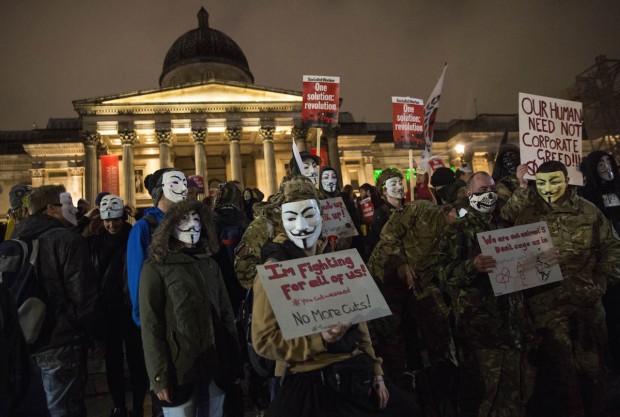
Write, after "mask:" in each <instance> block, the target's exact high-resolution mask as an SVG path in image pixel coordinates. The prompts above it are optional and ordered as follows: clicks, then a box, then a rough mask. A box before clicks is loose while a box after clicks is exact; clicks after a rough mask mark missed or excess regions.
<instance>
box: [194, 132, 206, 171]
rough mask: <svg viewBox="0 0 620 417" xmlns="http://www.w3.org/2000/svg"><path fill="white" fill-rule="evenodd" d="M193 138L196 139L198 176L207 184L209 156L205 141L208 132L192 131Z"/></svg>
mask: <svg viewBox="0 0 620 417" xmlns="http://www.w3.org/2000/svg"><path fill="white" fill-rule="evenodd" d="M192 138H194V159H195V162H196V175H200V176H201V177H202V178H203V180H204V182H205V183H206V175H207V154H206V152H205V141H206V139H207V130H206V129H192Z"/></svg>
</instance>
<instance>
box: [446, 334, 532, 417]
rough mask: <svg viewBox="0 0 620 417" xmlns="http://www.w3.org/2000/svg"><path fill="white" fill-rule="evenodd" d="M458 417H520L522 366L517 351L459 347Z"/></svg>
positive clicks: (521, 410)
mask: <svg viewBox="0 0 620 417" xmlns="http://www.w3.org/2000/svg"><path fill="white" fill-rule="evenodd" d="M460 362H461V363H460V364H461V384H460V390H459V394H458V407H459V417H523V416H524V415H525V389H524V386H523V373H524V363H523V360H522V354H521V351H520V350H518V349H510V348H504V349H501V348H500V349H489V348H479V347H468V346H463V348H462V349H461V357H460Z"/></svg>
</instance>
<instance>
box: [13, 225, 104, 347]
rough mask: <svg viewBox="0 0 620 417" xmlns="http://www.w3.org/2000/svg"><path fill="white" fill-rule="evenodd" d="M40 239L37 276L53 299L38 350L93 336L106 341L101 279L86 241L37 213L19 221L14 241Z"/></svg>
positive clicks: (48, 308)
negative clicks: (100, 302) (99, 290)
mask: <svg viewBox="0 0 620 417" xmlns="http://www.w3.org/2000/svg"><path fill="white" fill-rule="evenodd" d="M49 229H57V230H54V231H51V232H49V233H48V234H46V235H45V236H42V237H41V238H40V240H39V256H38V261H37V273H38V276H39V277H40V278H41V279H42V281H43V284H44V286H45V289H46V290H47V293H48V296H49V300H48V303H47V313H46V316H45V322H44V324H43V328H42V330H41V335H40V336H39V339H38V340H37V341H36V343H35V344H34V346H33V347H32V348H33V349H34V350H35V351H38V352H40V351H44V350H47V349H50V348H54V347H58V346H64V345H68V344H70V343H74V342H75V341H78V340H81V339H83V338H84V337H85V336H87V335H88V336H90V338H91V339H93V340H96V341H101V340H103V333H102V332H103V320H104V318H103V315H102V313H101V312H100V311H98V309H97V308H96V304H97V298H98V295H97V284H98V282H97V277H96V275H95V274H94V273H93V264H92V262H91V255H90V251H89V249H88V245H87V242H86V240H85V239H84V238H83V237H82V236H80V235H79V234H77V233H75V232H74V231H72V230H70V229H67V228H66V227H65V226H64V225H63V224H62V223H61V222H60V221H59V220H58V219H56V218H54V217H52V216H48V215H47V214H34V215H32V216H29V217H27V218H25V219H24V220H22V221H21V222H19V224H18V225H17V226H16V228H15V231H14V232H13V238H14V239H21V240H25V241H31V240H32V239H35V238H36V237H37V236H39V235H40V234H41V233H43V232H45V231H47V230H49Z"/></svg>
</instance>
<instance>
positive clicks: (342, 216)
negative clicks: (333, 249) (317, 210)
mask: <svg viewBox="0 0 620 417" xmlns="http://www.w3.org/2000/svg"><path fill="white" fill-rule="evenodd" d="M321 213H322V214H323V226H321V228H322V230H321V236H336V237H351V236H357V235H358V233H357V229H356V228H355V225H354V224H353V220H352V219H351V215H350V214H349V212H348V210H347V208H346V207H345V205H344V201H342V197H335V198H327V199H325V200H321Z"/></svg>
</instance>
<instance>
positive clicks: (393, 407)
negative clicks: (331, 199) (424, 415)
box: [252, 177, 419, 417]
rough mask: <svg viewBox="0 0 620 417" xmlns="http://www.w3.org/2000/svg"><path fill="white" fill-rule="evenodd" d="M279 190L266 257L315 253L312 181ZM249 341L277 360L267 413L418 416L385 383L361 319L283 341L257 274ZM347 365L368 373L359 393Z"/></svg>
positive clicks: (318, 221)
mask: <svg viewBox="0 0 620 417" xmlns="http://www.w3.org/2000/svg"><path fill="white" fill-rule="evenodd" d="M283 194H284V201H283V203H282V207H281V209H282V224H283V227H284V229H285V231H286V234H281V235H279V236H277V237H276V238H275V239H274V241H273V242H271V243H269V244H267V245H265V248H264V250H263V257H264V259H265V262H277V261H285V260H291V259H297V258H303V257H307V256H312V255H315V254H317V253H320V249H321V248H320V247H319V245H318V244H317V243H318V239H319V236H320V235H321V226H322V217H321V211H320V206H319V201H318V198H317V194H316V190H315V189H314V187H313V185H312V183H311V182H309V181H308V180H306V179H304V178H302V177H298V178H292V179H290V180H289V181H288V182H285V183H284V184H283ZM252 340H253V343H254V348H255V349H256V351H257V353H258V354H260V355H261V356H264V357H266V358H269V359H272V360H276V361H277V364H276V376H280V377H284V379H283V384H282V387H281V388H280V390H279V391H278V393H277V394H276V397H275V399H274V401H273V403H272V404H271V406H270V407H269V409H268V410H267V413H266V416H267V417H272V416H274V417H275V416H283V415H294V416H299V417H306V416H308V417H309V416H312V417H325V416H341V415H342V416H353V415H355V416H375V415H376V416H380V415H414V416H416V415H419V414H418V413H417V412H416V407H415V404H413V403H408V404H406V405H405V404H403V402H402V401H403V398H404V397H403V396H402V393H400V390H397V389H395V388H394V389H392V387H390V390H389V391H388V388H386V385H385V384H386V381H384V379H383V371H382V369H381V360H380V359H378V358H376V357H375V354H374V350H373V348H372V342H371V340H370V336H369V334H368V328H367V326H366V323H364V322H362V323H359V324H357V325H354V326H351V324H337V325H335V326H333V327H332V328H331V329H330V330H328V331H324V332H321V333H316V334H313V335H310V336H305V337H298V338H294V339H291V340H284V338H283V337H282V333H281V331H280V327H279V325H278V322H277V320H276V318H275V315H274V312H273V310H272V308H271V304H270V303H269V300H268V298H267V295H266V293H265V290H264V288H263V285H262V283H261V281H260V279H256V280H255V282H254V308H253V320H252ZM335 365H342V366H341V369H342V370H341V371H340V372H341V374H342V375H343V376H342V384H343V385H342V390H341V391H340V392H339V391H337V390H336V389H335V387H333V386H331V385H330V384H329V383H327V382H326V380H328V379H329V375H330V372H334V371H333V369H334V366H335ZM347 365H350V366H351V367H355V368H357V372H358V373H356V374H355V375H358V374H359V375H361V374H360V373H359V372H360V369H361V370H363V371H362V372H363V374H364V375H366V376H369V377H368V378H362V379H360V382H364V383H365V384H366V385H365V386H364V387H357V388H361V389H360V390H359V392H358V393H352V392H350V389H351V388H352V383H351V382H352V380H353V378H354V377H353V375H354V374H350V372H352V370H351V368H349V370H348V371H347V370H344V369H343V368H346V367H347ZM326 375H327V376H326ZM372 375H374V382H373V378H372ZM339 378H340V377H339ZM338 380H339V381H340V379H338ZM338 386H339V387H340V384H339V385H338ZM371 393H372V395H371ZM404 401H406V400H404ZM377 404H378V406H377Z"/></svg>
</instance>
